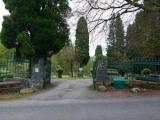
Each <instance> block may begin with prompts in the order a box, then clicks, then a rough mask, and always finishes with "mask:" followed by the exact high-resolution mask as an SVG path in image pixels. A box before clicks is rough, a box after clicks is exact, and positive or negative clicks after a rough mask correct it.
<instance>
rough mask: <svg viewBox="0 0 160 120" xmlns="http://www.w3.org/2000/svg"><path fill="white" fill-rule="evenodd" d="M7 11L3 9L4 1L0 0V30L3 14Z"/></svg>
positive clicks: (6, 13)
mask: <svg viewBox="0 0 160 120" xmlns="http://www.w3.org/2000/svg"><path fill="white" fill-rule="evenodd" d="M8 14H9V13H8V11H7V10H6V9H5V6H4V3H3V1H2V0H0V30H1V29H2V22H3V16H4V15H8Z"/></svg>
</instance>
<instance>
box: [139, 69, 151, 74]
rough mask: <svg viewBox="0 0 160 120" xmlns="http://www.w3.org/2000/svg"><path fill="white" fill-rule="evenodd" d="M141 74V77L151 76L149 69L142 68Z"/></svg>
mask: <svg viewBox="0 0 160 120" xmlns="http://www.w3.org/2000/svg"><path fill="white" fill-rule="evenodd" d="M141 73H142V74H143V75H149V74H151V70H150V69H149V68H144V69H143V70H142V72H141Z"/></svg>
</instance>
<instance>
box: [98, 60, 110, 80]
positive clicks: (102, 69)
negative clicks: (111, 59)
mask: <svg viewBox="0 0 160 120" xmlns="http://www.w3.org/2000/svg"><path fill="white" fill-rule="evenodd" d="M107 80H108V77H107V59H106V58H105V57H103V58H102V60H101V62H100V63H99V65H98V68H97V72H96V81H101V82H106V81H107Z"/></svg>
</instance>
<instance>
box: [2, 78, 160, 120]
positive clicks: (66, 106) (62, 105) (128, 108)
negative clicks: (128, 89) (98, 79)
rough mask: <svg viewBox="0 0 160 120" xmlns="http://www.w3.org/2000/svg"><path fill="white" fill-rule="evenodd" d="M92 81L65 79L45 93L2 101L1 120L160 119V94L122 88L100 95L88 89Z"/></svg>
mask: <svg viewBox="0 0 160 120" xmlns="http://www.w3.org/2000/svg"><path fill="white" fill-rule="evenodd" d="M78 84H79V85H78ZM90 84H91V81H87V82H84V81H83V82H82V81H80V82H79V83H78V81H77V84H75V81H69V82H67V81H66V82H65V83H64V81H61V82H60V84H59V85H58V86H57V87H56V88H55V89H52V90H50V91H47V92H45V93H41V94H39V95H36V96H32V97H29V98H25V99H21V100H16V101H6V102H0V120H160V96H145V97H140V96H131V97H128V96H124V95H123V94H122V93H121V92H118V94H117V95H118V96H117V95H116V96H113V97H112V96H110V95H109V96H108V95H106V96H105V94H106V93H101V94H99V95H98V97H99V98H97V96H96V94H97V92H95V93H94V91H92V92H91V91H90V90H89V89H88V85H90ZM89 94H92V95H90V96H89ZM87 95H88V97H87ZM102 96H105V97H102Z"/></svg>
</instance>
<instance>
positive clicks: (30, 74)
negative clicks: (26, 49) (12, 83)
mask: <svg viewBox="0 0 160 120" xmlns="http://www.w3.org/2000/svg"><path fill="white" fill-rule="evenodd" d="M28 67H29V68H28V78H32V72H33V71H32V58H29V66H28Z"/></svg>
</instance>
